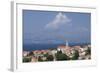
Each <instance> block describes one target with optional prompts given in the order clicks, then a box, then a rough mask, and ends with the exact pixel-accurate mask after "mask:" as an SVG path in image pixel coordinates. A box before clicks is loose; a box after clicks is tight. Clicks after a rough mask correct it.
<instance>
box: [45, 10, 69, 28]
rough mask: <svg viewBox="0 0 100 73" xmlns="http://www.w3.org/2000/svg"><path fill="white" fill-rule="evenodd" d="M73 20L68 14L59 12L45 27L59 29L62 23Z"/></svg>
mask: <svg viewBox="0 0 100 73" xmlns="http://www.w3.org/2000/svg"><path fill="white" fill-rule="evenodd" d="M70 21H71V20H70V19H69V18H68V16H66V15H64V14H63V13H61V12H60V13H58V14H57V15H56V16H55V17H54V19H53V20H52V21H51V22H50V23H48V24H47V25H46V26H45V28H46V29H58V28H60V26H61V25H65V24H68V23H69V22H70Z"/></svg>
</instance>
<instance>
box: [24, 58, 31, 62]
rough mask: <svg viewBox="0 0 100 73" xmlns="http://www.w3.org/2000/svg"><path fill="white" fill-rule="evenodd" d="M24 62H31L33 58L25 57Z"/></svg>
mask: <svg viewBox="0 0 100 73" xmlns="http://www.w3.org/2000/svg"><path fill="white" fill-rule="evenodd" d="M23 62H31V58H30V57H24V58H23Z"/></svg>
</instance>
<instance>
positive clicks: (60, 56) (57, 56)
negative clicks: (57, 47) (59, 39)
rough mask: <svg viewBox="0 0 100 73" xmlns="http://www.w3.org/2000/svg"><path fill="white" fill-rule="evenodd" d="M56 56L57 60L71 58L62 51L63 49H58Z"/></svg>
mask: <svg viewBox="0 0 100 73" xmlns="http://www.w3.org/2000/svg"><path fill="white" fill-rule="evenodd" d="M55 56H56V60H57V61H61V60H68V59H69V57H68V56H67V55H66V54H64V53H62V52H61V51H58V52H57V53H56V54H55Z"/></svg>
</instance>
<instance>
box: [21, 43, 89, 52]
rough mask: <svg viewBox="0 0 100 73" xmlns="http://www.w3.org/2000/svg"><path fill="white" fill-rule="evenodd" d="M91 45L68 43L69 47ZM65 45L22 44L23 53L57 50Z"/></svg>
mask: <svg viewBox="0 0 100 73" xmlns="http://www.w3.org/2000/svg"><path fill="white" fill-rule="evenodd" d="M88 44H91V43H69V44H68V45H69V46H84V45H88ZM60 45H65V44H23V51H33V50H46V49H57V47H58V46H60Z"/></svg>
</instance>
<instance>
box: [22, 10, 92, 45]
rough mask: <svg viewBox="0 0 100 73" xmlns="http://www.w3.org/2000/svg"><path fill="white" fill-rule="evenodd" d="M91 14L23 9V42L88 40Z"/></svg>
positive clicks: (77, 41)
mask: <svg viewBox="0 0 100 73" xmlns="http://www.w3.org/2000/svg"><path fill="white" fill-rule="evenodd" d="M90 37H91V14H90V13H78V12H56V11H34V10H23V40H24V41H23V43H25V44H30V43H63V42H65V41H66V40H67V41H68V42H76V43H79V42H89V43H90V40H91V38H90Z"/></svg>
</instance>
